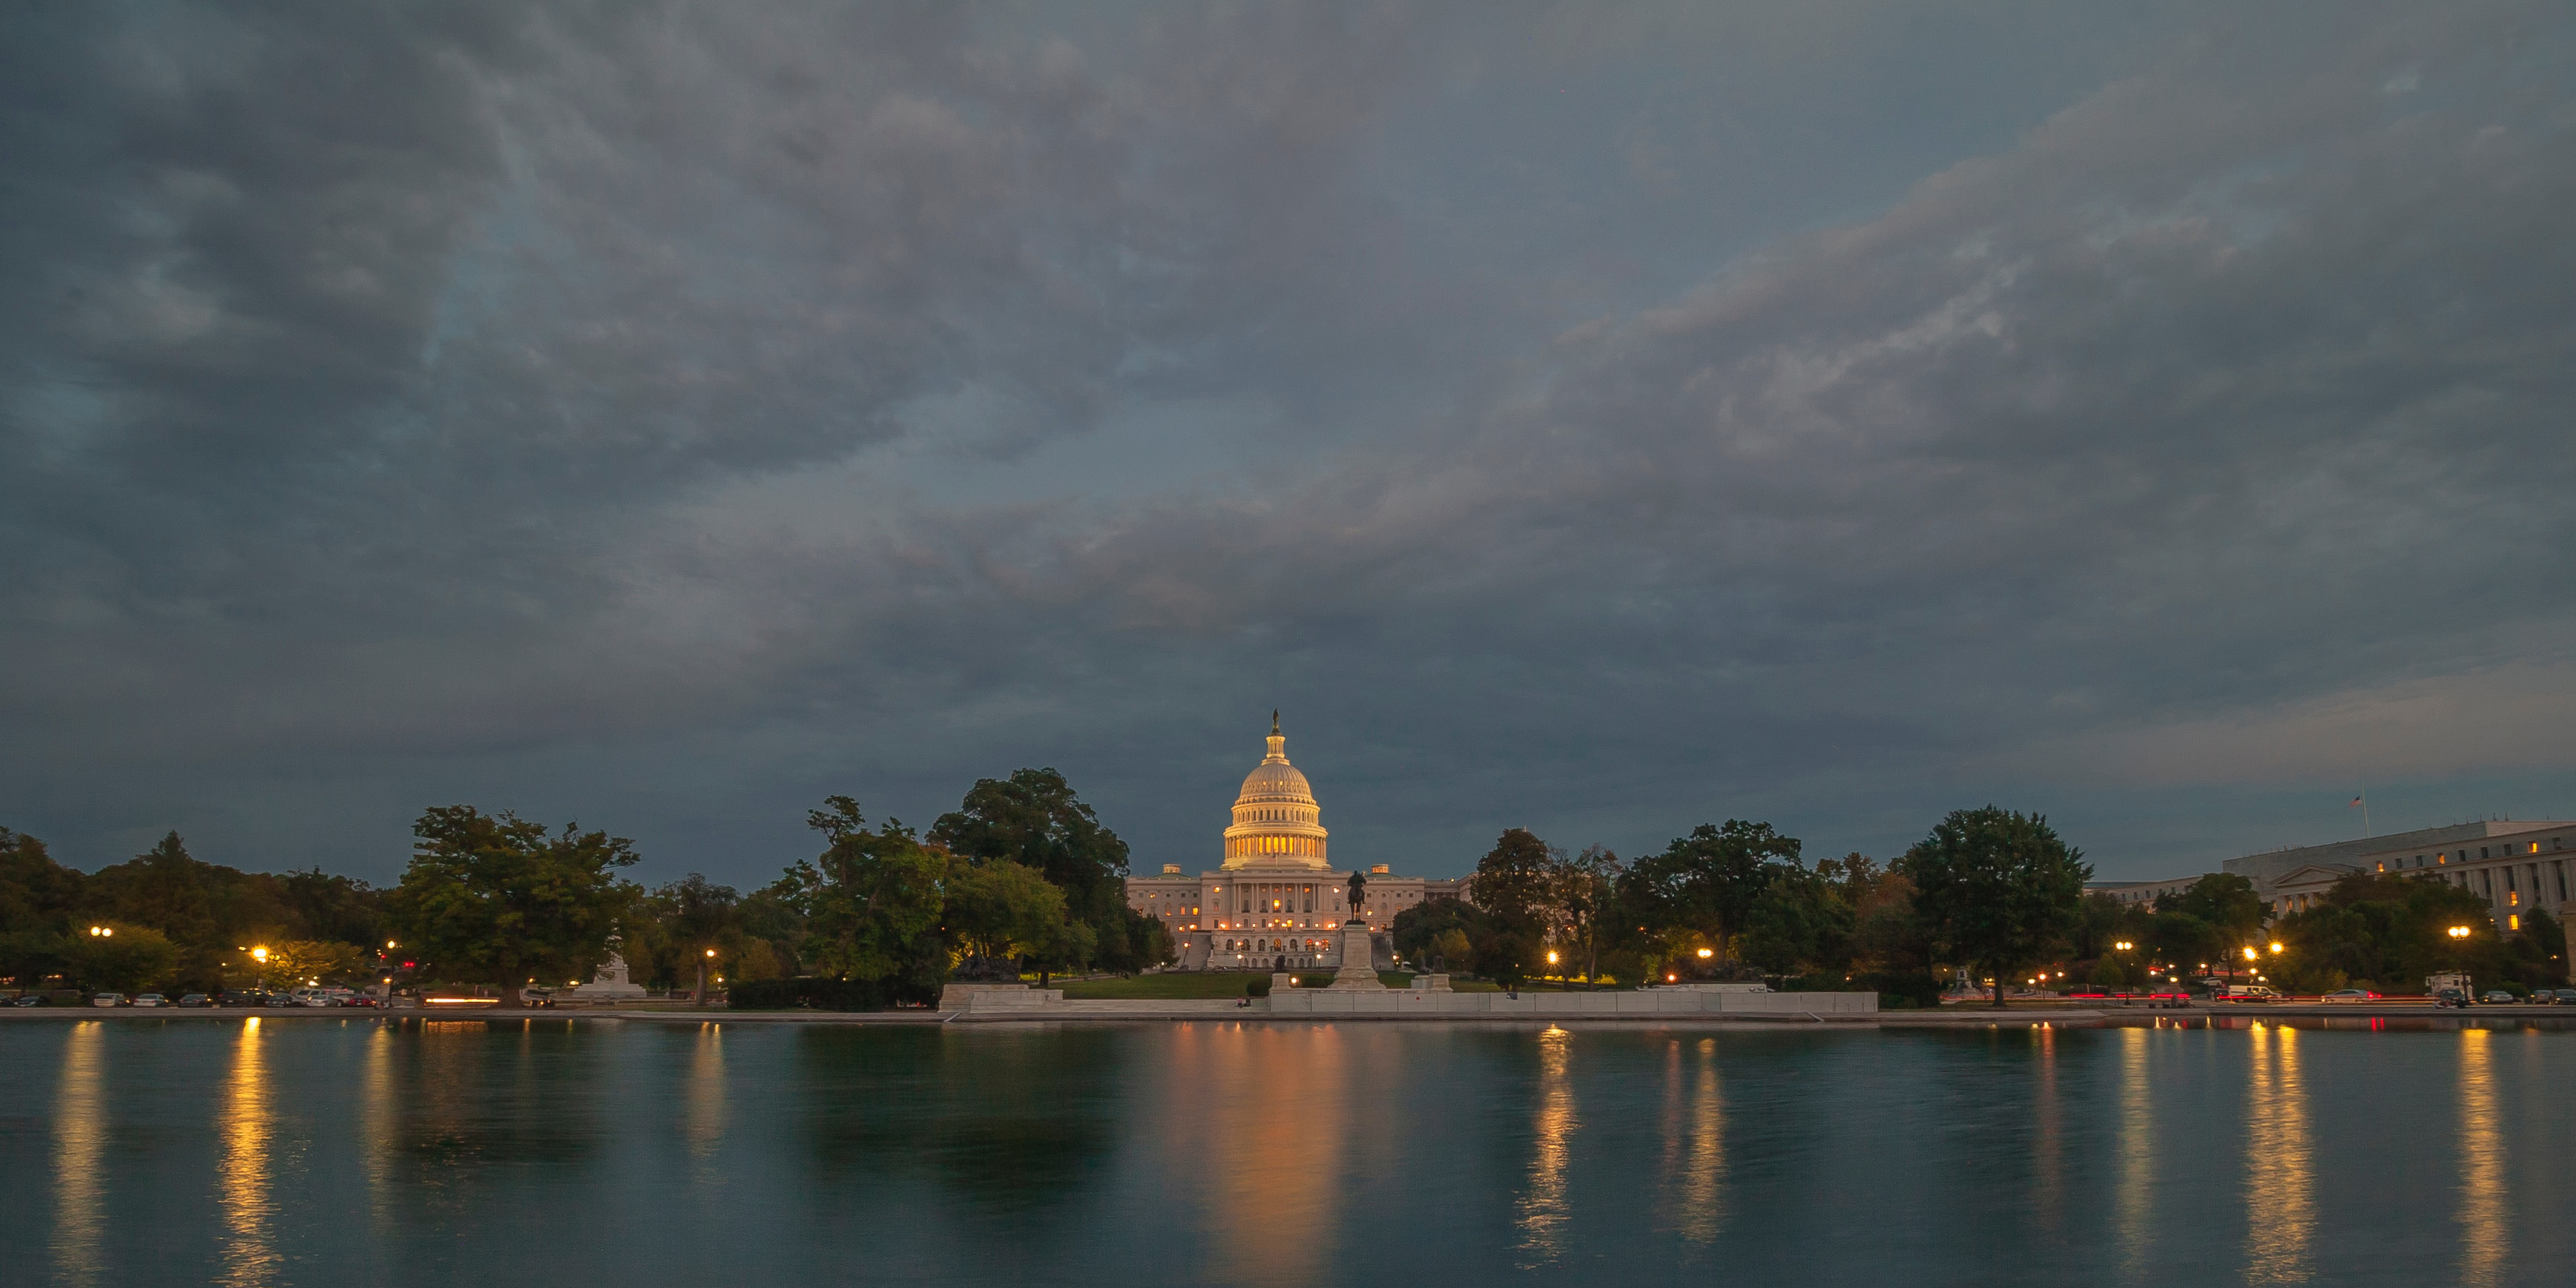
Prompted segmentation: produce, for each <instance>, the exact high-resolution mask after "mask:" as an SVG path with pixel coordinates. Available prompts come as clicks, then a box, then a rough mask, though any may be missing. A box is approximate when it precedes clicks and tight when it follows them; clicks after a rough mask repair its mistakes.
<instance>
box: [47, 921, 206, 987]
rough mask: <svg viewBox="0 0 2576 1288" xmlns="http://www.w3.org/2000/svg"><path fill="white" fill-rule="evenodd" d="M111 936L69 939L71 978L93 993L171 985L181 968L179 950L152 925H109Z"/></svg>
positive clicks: (66, 959) (66, 948)
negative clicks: (179, 967)
mask: <svg viewBox="0 0 2576 1288" xmlns="http://www.w3.org/2000/svg"><path fill="white" fill-rule="evenodd" d="M106 928H107V929H110V930H113V931H115V932H116V933H114V934H111V935H92V934H89V933H87V929H88V928H87V927H83V928H82V933H79V934H74V935H70V936H67V937H66V942H65V944H64V948H63V954H62V955H63V959H64V962H65V964H66V965H67V966H69V968H70V974H71V977H72V978H73V979H75V980H77V981H79V986H80V987H81V988H83V989H87V990H90V991H92V992H97V991H102V990H104V991H106V992H111V993H134V992H139V991H142V990H145V989H150V988H156V987H159V986H161V985H163V984H166V983H168V982H169V980H170V978H171V973H172V972H173V971H175V970H176V969H178V965H179V947H178V945H176V944H174V943H172V942H170V937H169V936H168V935H165V934H162V933H161V932H160V931H158V930H156V929H153V928H152V927H150V926H142V925H134V924H131V923H129V924H125V925H115V924H112V923H111V924H109V925H108V926H107V927H106Z"/></svg>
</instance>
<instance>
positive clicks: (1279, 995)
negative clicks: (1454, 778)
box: [1270, 988, 1878, 1018]
mask: <svg viewBox="0 0 2576 1288" xmlns="http://www.w3.org/2000/svg"><path fill="white" fill-rule="evenodd" d="M1270 1013H1271V1014H1273V1015H1389V1016H1400V1015H1422V1016H1434V1015H1529V1016H1536V1017H1540V1018H1556V1017H1569V1018H1580V1017H1583V1016H1617V1015H1639V1016H1644V1015H1744V1016H1762V1015H1777V1016H1781V1017H1783V1018H1797V1017H1800V1016H1807V1015H1814V1016H1826V1015H1875V1014H1877V1013H1878V994H1876V993H1756V992H1749V991H1738V990H1728V991H1725V992H1719V991H1716V990H1698V989H1662V988H1656V989H1645V990H1642V991H1626V992H1609V993H1537V992H1525V993H1522V994H1521V995H1520V996H1518V997H1514V996H1512V995H1510V994H1508V993H1443V992H1433V991H1431V990H1429V989H1389V990H1387V991H1386V992H1383V993H1336V992H1332V991H1330V990H1326V989H1307V988H1297V989H1286V990H1278V991H1273V992H1272V993H1271V994H1270Z"/></svg>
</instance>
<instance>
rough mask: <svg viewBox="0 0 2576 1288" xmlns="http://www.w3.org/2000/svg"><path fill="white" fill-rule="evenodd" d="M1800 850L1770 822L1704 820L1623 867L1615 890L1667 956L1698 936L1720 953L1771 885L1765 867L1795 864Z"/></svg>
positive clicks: (1728, 951)
mask: <svg viewBox="0 0 2576 1288" xmlns="http://www.w3.org/2000/svg"><path fill="white" fill-rule="evenodd" d="M1798 853H1799V843H1798V838H1796V837H1794V836H1782V835H1780V833H1779V832H1778V831H1776V830H1774V829H1773V828H1772V826H1771V825H1770V824H1768V823H1750V822H1746V821H1745V820H1743V819H1736V818H1731V819H1728V820H1727V821H1726V823H1725V825H1724V826H1723V827H1713V826H1710V825H1709V824H1706V823H1702V824H1700V825H1699V826H1698V827H1695V828H1692V829H1691V833H1690V835H1688V836H1683V837H1676V838H1674V840H1673V842H1672V844H1670V845H1668V846H1665V847H1664V851H1663V853H1661V854H1654V855H1648V856H1646V857H1644V858H1641V859H1639V860H1637V861H1636V862H1635V863H1633V864H1631V865H1630V866H1629V868H1628V872H1627V876H1626V879H1625V880H1624V881H1623V882H1622V883H1621V892H1620V893H1621V906H1622V909H1623V911H1624V913H1625V921H1626V923H1627V924H1629V925H1635V926H1638V927H1640V930H1639V931H1638V933H1639V934H1641V935H1644V936H1647V937H1649V938H1651V939H1653V940H1655V941H1656V947H1657V948H1659V949H1660V950H1661V951H1662V952H1663V953H1664V954H1666V955H1672V954H1676V953H1678V952H1680V951H1681V950H1682V949H1683V948H1684V947H1685V941H1688V940H1693V939H1696V940H1698V941H1701V942H1703V943H1705V945H1706V946H1707V947H1709V948H1710V949H1712V950H1714V951H1715V953H1716V954H1717V955H1718V956H1719V957H1720V958H1729V957H1732V956H1733V954H1734V945H1733V938H1734V936H1735V935H1736V934H1738V933H1740V932H1741V931H1742V929H1743V926H1744V918H1745V915H1746V914H1747V913H1749V912H1751V911H1752V908H1753V901H1754V900H1756V899H1758V898H1760V897H1761V896H1762V891H1763V889H1764V888H1765V887H1766V886H1767V885H1768V884H1769V880H1770V877H1769V872H1770V869H1771V868H1772V867H1773V866H1775V865H1779V864H1794V863H1796V862H1797V861H1798Z"/></svg>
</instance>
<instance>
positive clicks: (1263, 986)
mask: <svg viewBox="0 0 2576 1288" xmlns="http://www.w3.org/2000/svg"><path fill="white" fill-rule="evenodd" d="M1243 995H1244V996H1245V997H1268V996H1270V977H1269V976H1267V975H1264V976H1262V977H1261V978H1259V979H1256V980H1253V981H1252V982H1251V983H1248V984H1246V985H1244V986H1243Z"/></svg>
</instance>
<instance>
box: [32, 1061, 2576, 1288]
mask: <svg viewBox="0 0 2576 1288" xmlns="http://www.w3.org/2000/svg"><path fill="white" fill-rule="evenodd" d="M2571 1086H2576V1032H2570V1031H2568V1030H2567V1029H2566V1028H2565V1027H2563V1026H2559V1025H2550V1024H2537V1023H2520V1024H2515V1023H2498V1024H2495V1025H2492V1026H2484V1025H2480V1024H2478V1023H2476V1022H2474V1021H2472V1022H2468V1023H2452V1024H2438V1025H2437V1024H2420V1023H2419V1024H2413V1025H2410V1026H2376V1027H2374V1026H2370V1025H2366V1024H2364V1025H2353V1026H2349V1027H2342V1026H2338V1027H2315V1026H2309V1027H2292V1026H2286V1025H2281V1024H2274V1023H2261V1022H2252V1021H2239V1022H2237V1023H2235V1024H2234V1025H2233V1026H2210V1025H2167V1024H2155V1023H2143V1024H2139V1025H2134V1026H2130V1027H2111V1028H2076V1029H2062V1028H2039V1029H2026V1028H2013V1029H1936V1030H1900V1029H1888V1030H1875V1029H1863V1030H1853V1031H1844V1030H1829V1031H1819V1030H1816V1029H1812V1028H1809V1029H1796V1028H1780V1029H1769V1028H1741V1027H1726V1028H1714V1029H1692V1028H1663V1029H1644V1028H1633V1027H1597V1028H1588V1027H1576V1028H1571V1029H1568V1028H1556V1027H1543V1026H1533V1027H1519V1028H1504V1027H1485V1026H1457V1027H1439V1026H1425V1025H1410V1024H1403V1025H1399V1024H1376V1025H1372V1024H1330V1023H1319V1024H1311V1025H1286V1024H1278V1025H1273V1024H1262V1023H1253V1024H1235V1023H1196V1024H1153V1025H1142V1024H1140V1025H1134V1026H1125V1025H1120V1026H1106V1025H1101V1026H1067V1027H1060V1028H1040V1027H1027V1028H1020V1027H998V1026H984V1027H976V1028H967V1027H963V1026H954V1025H952V1026H946V1027H887V1026H876V1027H854V1026H828V1025H785V1024H758V1023H739V1022H737V1023H704V1024H700V1023H663V1022H653V1023H645V1022H620V1021H610V1020H582V1021H567V1020H500V1019H491V1020H484V1019H458V1020H377V1019H371V1018H351V1019H345V1020H343V1019H337V1018H331V1019H307V1018H295V1019H280V1018H268V1019H206V1018H189V1019H176V1018H174V1019H170V1020H154V1019H142V1018H127V1017H119V1018H117V1019H112V1020H108V1019H96V1020H61V1021H44V1022H15V1023H6V1024H0V1179H5V1182H6V1192H7V1193H8V1194H9V1195H10V1197H11V1198H12V1200H13V1202H12V1204H11V1208H12V1215H13V1217H14V1218H15V1224H14V1227H13V1229H12V1230H11V1233H10V1236H9V1238H8V1239H7V1242H6V1245H5V1247H0V1270H5V1271H6V1273H5V1274H0V1281H5V1282H7V1283H12V1284H16V1283H29V1284H40V1283H55V1284H73V1285H125V1284H142V1285H155V1284H201V1283H217V1284H226V1285H270V1284H277V1285H288V1284H299V1285H324V1284H332V1285H339V1284H349V1283H359V1282H364V1283H369V1284H395V1285H409V1284H474V1285H477V1286H478V1288H489V1286H491V1285H498V1284H510V1283H528V1282H534V1283H547V1284H602V1285H617V1286H618V1288H638V1286H640V1285H659V1284H684V1283H711V1284H719V1285H727V1286H729V1288H730V1286H732V1285H743V1284H767V1283H788V1282H795V1283H869V1284H877V1283H901V1282H952V1281H967V1280H971V1281H977V1282H991V1281H999V1280H1004V1279H1009V1280H1014V1281H1019V1282H1034V1283H1063V1284H1101V1285H1112V1284H1115V1285H1133V1284H1163V1283H1176V1284H1229V1285H1232V1284H1243V1285H1296V1284H1313V1283H1328V1282H1386V1283H1396V1284H1424V1285H1440V1284H1457V1283H1480V1282H1490V1281H1497V1280H1513V1281H1535V1282H1588V1283H1619V1284H1662V1283H1685V1282H1686V1283H1693V1284H1708V1283H1721V1282H1724V1283H1745V1284H1785V1283H1818V1284H1843V1283H1849V1284H1871V1285H1878V1284H1895V1283H1902V1284H2047V1285H2061V1284H2073V1283H2087V1284H2139V1285H2146V1284H2173V1285H2207V1284H2220V1283H2248V1284H2298V1283H2314V1284H2338V1285H2340V1284H2403V1285H2410V1286H2411V1285H2423V1284H2449V1283H2459V1284H2478V1285H2508V1284H2541V1283H2548V1284H2563V1283H2568V1282H2576V1267H2571V1264H2570V1261H2569V1258H2570V1256H2571V1255H2576V1161H2571V1159H2572V1158H2576V1106H2572V1105H2571V1097H2570V1095H2569V1094H2568V1091H2569V1088H2570V1087H2571Z"/></svg>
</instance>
